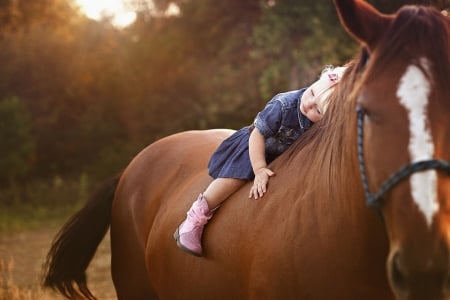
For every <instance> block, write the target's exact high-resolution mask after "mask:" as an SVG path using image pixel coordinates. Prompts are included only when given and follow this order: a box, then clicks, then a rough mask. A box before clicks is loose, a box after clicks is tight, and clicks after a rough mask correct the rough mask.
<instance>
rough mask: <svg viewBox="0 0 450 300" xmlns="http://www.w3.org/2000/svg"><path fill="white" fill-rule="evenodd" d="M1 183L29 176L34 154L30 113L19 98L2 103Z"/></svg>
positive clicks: (12, 98)
mask: <svg viewBox="0 0 450 300" xmlns="http://www.w3.org/2000/svg"><path fill="white" fill-rule="evenodd" d="M0 145H1V146H0V170H1V173H0V181H2V182H10V183H12V182H14V181H15V180H16V179H18V178H21V177H23V176H25V175H26V174H27V172H28V171H29V169H30V166H31V162H32V159H33V154H34V139H33V135H32V128H31V120H30V115H29V113H28V111H27V110H26V108H25V106H24V105H23V103H22V102H21V101H20V100H19V98H17V97H9V98H5V99H3V100H2V101H0Z"/></svg>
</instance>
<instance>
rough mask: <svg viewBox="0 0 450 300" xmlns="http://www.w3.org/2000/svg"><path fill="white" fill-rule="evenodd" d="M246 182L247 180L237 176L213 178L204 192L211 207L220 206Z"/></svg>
mask: <svg viewBox="0 0 450 300" xmlns="http://www.w3.org/2000/svg"><path fill="white" fill-rule="evenodd" d="M246 182H247V181H246V180H243V179H236V178H217V179H215V180H213V182H211V183H210V184H209V186H208V187H207V188H206V190H205V192H204V193H203V196H204V197H205V198H206V202H208V207H209V209H214V208H216V207H217V206H219V205H220V204H221V203H222V202H223V201H225V199H227V198H228V197H229V196H230V195H231V194H233V193H234V192H235V191H237V190H238V189H239V188H240V187H241V186H243V185H244V184H245V183H246Z"/></svg>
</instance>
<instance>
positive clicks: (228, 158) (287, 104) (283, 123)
mask: <svg viewBox="0 0 450 300" xmlns="http://www.w3.org/2000/svg"><path fill="white" fill-rule="evenodd" d="M305 90H306V88H303V89H300V90H295V91H290V92H285V93H281V94H277V95H276V96H275V97H273V98H272V99H271V100H270V101H269V102H268V103H267V104H266V106H265V108H264V109H263V110H262V111H261V112H259V113H258V115H257V116H256V118H255V121H254V122H253V125H252V126H246V127H244V128H241V129H240V130H238V131H236V132H235V133H234V134H233V135H231V136H230V137H228V138H227V139H225V140H224V141H223V142H222V143H221V144H220V145H219V147H218V148H217V150H216V151H215V152H214V153H213V155H212V156H211V159H210V161H209V164H208V170H209V175H210V176H211V177H213V178H214V179H215V178H237V179H245V180H253V178H254V177H255V174H254V173H253V169H252V165H251V162H250V156H249V150H248V142H249V139H250V133H251V130H252V129H253V128H258V130H259V132H260V133H261V134H262V135H263V136H264V138H265V148H266V150H265V154H266V161H267V163H270V162H271V161H273V160H274V159H275V158H277V157H278V156H279V155H280V154H281V153H283V152H284V151H286V149H287V148H288V147H289V146H290V145H291V144H292V143H293V142H294V141H295V140H296V139H298V137H300V135H302V134H303V133H304V132H305V131H306V130H307V129H308V128H309V127H310V126H311V125H312V122H311V121H310V120H309V119H308V118H306V116H304V115H303V114H302V113H301V112H300V101H301V97H302V95H303V93H304V92H305Z"/></svg>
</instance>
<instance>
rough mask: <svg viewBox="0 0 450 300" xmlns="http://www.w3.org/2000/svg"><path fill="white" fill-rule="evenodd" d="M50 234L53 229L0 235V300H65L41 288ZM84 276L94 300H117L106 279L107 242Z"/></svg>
mask: <svg viewBox="0 0 450 300" xmlns="http://www.w3.org/2000/svg"><path fill="white" fill-rule="evenodd" d="M54 234H55V230H54V229H39V230H30V231H25V232H20V233H14V234H4V233H1V234H0V300H63V299H65V298H63V297H62V296H60V295H58V294H56V293H55V292H53V291H51V290H48V289H43V288H42V287H41V278H42V277H41V275H42V264H43V262H44V259H45V256H46V253H47V251H48V249H49V248H50V243H51V240H52V239H53V236H54ZM87 273H88V284H89V287H90V289H91V291H92V292H93V294H94V295H95V296H96V297H97V298H98V299H101V300H115V299H117V298H116V295H115V292H114V288H113V285H112V281H111V276H110V251H109V238H106V239H105V240H104V241H103V242H102V243H101V244H100V246H99V248H98V251H97V254H96V255H95V257H94V259H93V261H92V263H91V265H90V267H89V269H88V272H87Z"/></svg>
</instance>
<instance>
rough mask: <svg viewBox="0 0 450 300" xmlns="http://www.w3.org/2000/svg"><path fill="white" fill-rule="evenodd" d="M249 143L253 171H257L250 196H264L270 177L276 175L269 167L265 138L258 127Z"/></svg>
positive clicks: (251, 135)
mask: <svg viewBox="0 0 450 300" xmlns="http://www.w3.org/2000/svg"><path fill="white" fill-rule="evenodd" d="M248 143H249V144H248V149H249V155H250V162H251V164H252V168H253V173H255V180H254V181H253V186H252V188H251V189H250V194H249V196H248V197H249V198H252V197H253V198H255V199H258V198H259V197H262V196H264V193H265V192H266V191H267V183H268V182H269V178H270V177H271V176H274V175H275V173H274V172H273V171H272V170H270V169H268V168H267V162H266V155H265V138H264V136H263V135H262V134H261V133H260V132H259V130H258V128H254V129H253V131H252V133H251V134H250V139H249V141H248Z"/></svg>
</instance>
